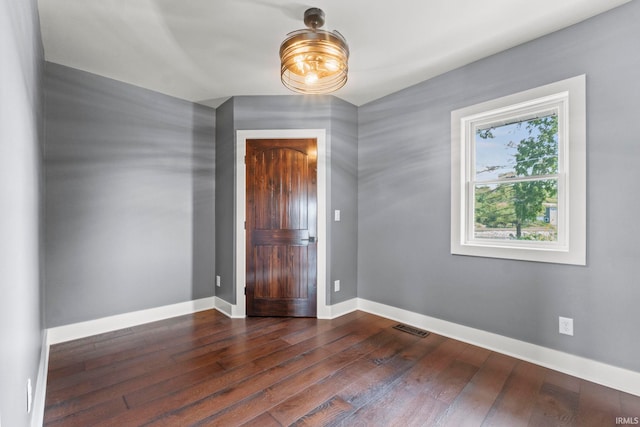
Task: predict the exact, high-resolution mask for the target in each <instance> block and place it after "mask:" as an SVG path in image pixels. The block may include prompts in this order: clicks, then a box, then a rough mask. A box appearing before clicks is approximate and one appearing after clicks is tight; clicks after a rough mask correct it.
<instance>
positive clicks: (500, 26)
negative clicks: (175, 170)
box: [38, 0, 629, 107]
mask: <svg viewBox="0 0 640 427" xmlns="http://www.w3.org/2000/svg"><path fill="white" fill-rule="evenodd" d="M627 1H629V0H535V1H532V0H482V1H479V0H396V1H393V2H392V1H379V0H366V1H365V0H314V1H312V2H309V3H304V4H303V3H299V2H294V1H290V0H39V2H38V4H39V10H40V21H41V26H42V37H43V43H44V50H45V59H46V60H47V61H50V62H55V63H58V64H62V65H66V66H69V67H73V68H78V69H80V70H85V71H88V72H91V73H95V74H98V75H101V76H105V77H109V78H112V79H115V80H120V81H123V82H127V83H131V84H134V85H136V86H141V87H144V88H148V89H151V90H154V91H157V92H161V93H165V94H168V95H172V96H175V97H178V98H182V99H186V100H189V101H193V102H199V103H202V104H206V105H210V106H213V107H216V106H218V105H219V104H220V103H221V102H223V101H224V100H225V99H227V98H228V97H230V96H234V95H285V94H290V93H291V92H289V91H287V89H285V88H284V87H283V86H282V84H281V83H280V76H279V69H280V62H279V59H278V49H279V47H280V43H281V42H282V40H283V39H284V37H285V35H286V34H287V33H288V32H290V31H293V30H297V29H300V28H304V24H303V22H302V16H303V13H304V11H305V10H306V9H307V8H308V7H320V8H321V9H323V10H324V12H325V14H326V25H325V27H324V29H327V30H338V31H340V33H342V34H343V35H344V36H345V37H346V39H347V41H348V43H349V47H350V50H351V57H350V60H349V81H348V82H347V84H346V86H345V87H344V88H342V89H340V90H339V91H337V92H335V95H336V96H338V97H340V98H342V99H344V100H346V101H349V102H351V103H353V104H355V105H362V104H364V103H366V102H369V101H372V100H374V99H377V98H380V97H382V96H384V95H387V94H389V93H392V92H395V91H397V90H400V89H403V88H405V87H408V86H411V85H413V84H415V83H418V82H421V81H424V80H427V79H429V78H431V77H434V76H436V75H438V74H442V73H444V72H446V71H449V70H452V69H454V68H457V67H460V66H462V65H465V64H468V63H470V62H473V61H475V60H478V59H480V58H483V57H486V56H488V55H491V54H494V53H497V52H500V51H502V50H505V49H508V48H510V47H513V46H516V45H518V44H521V43H524V42H526V41H529V40H532V39H534V38H537V37H540V36H542V35H545V34H548V33H550V32H553V31H556V30H559V29H561V28H564V27H567V26H569V25H572V24H575V23H577V22H580V21H582V20H584V19H587V18H589V17H591V16H594V15H597V14H599V13H601V12H604V11H606V10H608V9H611V8H614V7H616V6H619V5H621V4H623V3H626V2H627Z"/></svg>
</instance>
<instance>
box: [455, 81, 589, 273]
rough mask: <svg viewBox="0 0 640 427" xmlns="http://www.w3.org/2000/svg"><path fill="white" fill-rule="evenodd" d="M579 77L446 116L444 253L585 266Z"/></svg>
mask: <svg viewBox="0 0 640 427" xmlns="http://www.w3.org/2000/svg"><path fill="white" fill-rule="evenodd" d="M585 140H586V137H585V76H584V75H582V76H578V77H574V78H571V79H567V80H563V81H560V82H557V83H552V84H550V85H546V86H542V87H538V88H535V89H531V90H528V91H525V92H520V93H517V94H514V95H510V96H506V97H503V98H499V99H495V100H492V101H488V102H484V103H481V104H477V105H473V106H470V107H466V108H462V109H459V110H455V111H453V112H452V113H451V149H452V150H451V152H452V159H451V165H452V168H451V170H452V172H451V183H452V187H451V188H452V191H451V194H452V196H451V252H452V253H453V254H459V255H474V256H486V257H493V258H508V259H520V260H528V261H541V262H555V263H565V264H578V265H585V258H586V255H585V254H586V238H585V228H586V221H585V205H586V203H585V198H586V188H585V181H586V173H585V145H586V141H585Z"/></svg>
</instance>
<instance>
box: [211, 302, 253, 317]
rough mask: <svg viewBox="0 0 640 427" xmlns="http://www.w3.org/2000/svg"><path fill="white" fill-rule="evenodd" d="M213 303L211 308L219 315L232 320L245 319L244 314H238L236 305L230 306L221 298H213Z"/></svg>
mask: <svg viewBox="0 0 640 427" xmlns="http://www.w3.org/2000/svg"><path fill="white" fill-rule="evenodd" d="M213 298H214V303H213V308H215V309H216V310H218V311H219V312H220V313H222V314H224V315H225V316H227V317H230V318H232V319H243V318H244V317H246V316H245V315H244V314H240V313H238V306H237V305H236V304H231V303H230V302H227V301H225V300H223V299H222V298H218V297H213Z"/></svg>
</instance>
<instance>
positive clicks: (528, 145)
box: [475, 114, 558, 181]
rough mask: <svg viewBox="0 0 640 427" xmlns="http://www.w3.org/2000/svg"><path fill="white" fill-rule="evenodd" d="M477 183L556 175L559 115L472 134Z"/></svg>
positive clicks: (531, 119)
mask: <svg viewBox="0 0 640 427" xmlns="http://www.w3.org/2000/svg"><path fill="white" fill-rule="evenodd" d="M475 168H476V175H475V179H476V181H488V180H497V179H508V178H513V177H516V176H536V175H552V174H555V173H557V172H558V116H557V115H555V114H551V115H546V116H543V117H538V118H529V119H526V120H521V121H516V122H513V123H508V124H502V125H496V126H493V127H484V128H482V129H478V130H476V135H475Z"/></svg>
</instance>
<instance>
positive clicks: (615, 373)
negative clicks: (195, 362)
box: [32, 297, 640, 425]
mask: <svg viewBox="0 0 640 427" xmlns="http://www.w3.org/2000/svg"><path fill="white" fill-rule="evenodd" d="M234 307H235V306H234V305H233V304H230V303H228V302H227V301H225V300H223V299H220V298H218V297H209V298H203V299H200V300H195V301H187V302H184V303H178V304H173V305H169V306H164V307H157V308H152V309H148V310H141V311H136V312H132V313H125V314H120V315H116V316H110V317H106V318H102V319H96V320H90V321H87V322H82V323H76V324H72V325H66V326H60V327H56V328H51V329H48V330H47V331H45V334H44V338H43V340H44V341H43V351H42V356H41V361H40V368H39V369H40V372H39V374H38V382H37V386H36V395H35V399H34V402H35V403H34V413H33V415H32V420H33V422H34V423H35V422H36V419H37V418H38V417H40V411H42V414H44V393H45V389H46V372H47V366H48V359H49V345H52V344H56V343H61V342H64V341H70V340H73V339H78V338H84V337H87V336H91V335H97V334H101V333H105V332H109V331H113V330H117V329H122V328H127V327H131V326H136V325H140V324H143V323H149V322H154V321H157V320H162V319H167V318H170V317H175V316H181V315H184V314H190V313H195V312H197V311H202V310H208V309H216V310H218V311H219V312H221V313H223V314H224V315H226V316H228V317H231V318H241V317H244V315H240V314H238V313H236V310H234ZM327 308H328V311H327V313H326V314H328V315H325V316H323V317H322V318H324V319H333V318H335V317H339V316H342V315H344V314H347V313H350V312H352V311H355V310H362V311H366V312H368V313H371V314H375V315H378V316H382V317H386V318H388V319H392V320H396V321H398V322H402V323H406V324H408V325H412V326H415V327H417V328H421V329H426V330H429V331H431V332H434V333H436V334H439V335H443V336H446V337H449V338H453V339H456V340H459V341H463V342H467V343H469V344H473V345H477V346H479V347H483V348H486V349H488V350H492V351H496V352H498V353H502V354H506V355H509V356H513V357H516V358H518V359H521V360H525V361H527V362H531V363H535V364H536V365H540V366H544V367H546V368H549V369H553V370H556V371H560V372H563V373H565V374H568V375H572V376H575V377H578V378H582V379H584V380H587V381H591V382H594V383H598V384H602V385H604V386H607V387H611V388H615V389H617V390H621V391H624V392H626V393H631V394H634V395H636V396H640V372H635V371H631V370H628V369H624V368H619V367H617V366H612V365H608V364H606V363H602V362H598V361H595V360H591V359H587V358H584V357H580V356H576V355H572V354H569V353H564V352H561V351H558V350H553V349H550V348H546V347H542V346H539V345H535V344H531V343H527V342H524V341H519V340H516V339H513V338H508V337H505V336H502V335H498V334H494V333H491V332H486V331H482V330H480V329H475V328H471V327H468V326H463V325H459V324H456V323H453V322H448V321H445V320H442V319H437V318H434V317H430V316H426V315H424V314H419V313H415V312H412V311H408V310H403V309H401V308H397V307H393V306H390V305H385V304H381V303H378V302H374V301H369V300H366V299H362V298H353V299H350V300H348V301H344V302H341V303H338V304H334V305H331V306H327ZM41 376H42V378H43V379H42V381H41V378H40V377H41ZM41 388H42V389H41ZM40 419H41V417H40ZM33 425H38V424H33Z"/></svg>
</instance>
